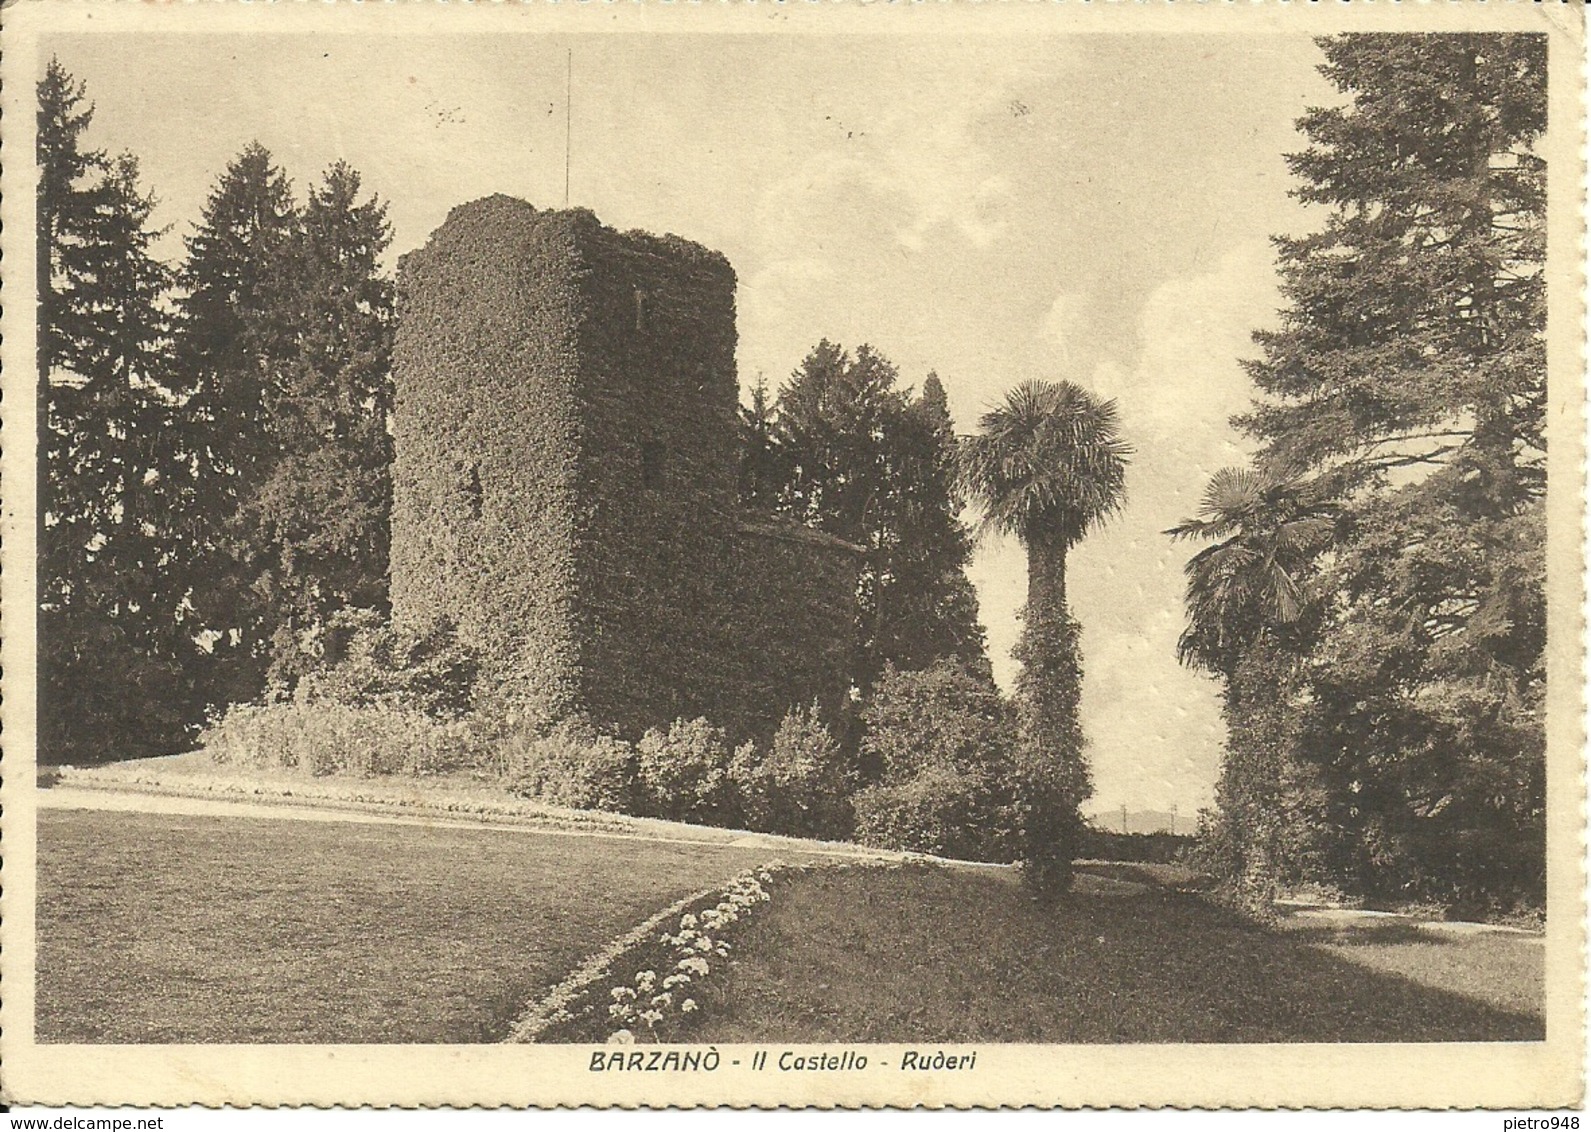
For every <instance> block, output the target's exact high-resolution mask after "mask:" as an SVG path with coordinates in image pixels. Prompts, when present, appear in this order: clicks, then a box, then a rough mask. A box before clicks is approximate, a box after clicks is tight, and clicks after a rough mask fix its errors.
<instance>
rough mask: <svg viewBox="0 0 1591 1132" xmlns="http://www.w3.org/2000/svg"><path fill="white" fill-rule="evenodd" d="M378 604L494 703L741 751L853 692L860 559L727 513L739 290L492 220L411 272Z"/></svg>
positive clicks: (649, 255) (596, 228)
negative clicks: (480, 669) (691, 735)
mask: <svg viewBox="0 0 1591 1132" xmlns="http://www.w3.org/2000/svg"><path fill="white" fill-rule="evenodd" d="M395 375H396V382H397V387H398V400H397V410H396V430H397V437H396V441H397V463H396V467H395V474H394V483H395V487H394V494H395V498H394V518H393V553H392V571H393V578H392V595H393V607H394V613H395V615H397V616H399V617H401V618H410V617H423V616H427V615H430V614H433V613H446V614H449V615H451V616H452V617H454V619H455V620H456V621H457V622H458V624H459V626H460V630H461V633H462V635H463V637H464V638H465V639H466V640H467V641H469V642H471V643H474V644H475V645H477V647H480V648H481V649H482V650H483V652H484V653H485V658H486V662H487V664H486V668H487V673H488V676H489V678H490V679H491V680H493V681H494V682H495V684H496V686H497V687H498V688H499V689H500V690H501V692H502V694H503V696H504V698H505V700H506V704H505V706H508V707H510V708H512V709H513V710H516V711H517V712H518V713H519V714H522V715H525V716H527V717H530V718H533V719H549V718H558V717H561V716H563V715H566V714H569V713H571V712H574V711H581V712H584V713H586V714H587V715H589V716H590V718H591V719H592V720H593V721H594V722H596V723H598V724H602V725H606V726H611V727H613V728H615V729H616V730H618V731H619V732H621V733H623V734H627V735H637V734H639V733H640V732H642V731H644V730H645V729H646V728H648V727H653V726H658V725H662V724H667V723H668V722H670V721H671V720H673V719H676V718H691V717H694V716H697V715H705V716H707V717H708V718H709V719H711V720H712V721H713V722H714V723H717V724H718V725H720V726H723V727H725V728H727V729H728V730H729V731H730V732H731V734H732V735H733V736H735V737H737V738H738V737H742V736H746V735H753V734H758V735H764V736H766V735H767V734H769V733H771V732H772V730H773V729H774V728H775V727H776V726H777V724H778V722H779V720H780V718H782V716H783V715H784V713H785V711H786V710H787V708H788V707H789V706H791V705H792V704H796V703H807V702H810V701H811V700H812V699H814V698H818V699H820V700H823V701H825V702H837V700H838V699H839V698H842V697H843V696H844V694H845V692H846V689H845V687H844V679H845V678H844V674H845V673H846V672H847V671H848V670H849V667H848V664H847V663H846V662H847V660H848V657H847V656H846V650H847V649H848V648H849V641H850V633H851V624H852V616H853V603H854V592H855V561H854V555H853V552H852V551H850V550H849V549H847V548H845V547H844V546H843V545H841V544H838V543H837V542H836V541H835V540H832V539H826V538H825V537H824V536H820V535H816V534H814V533H812V532H805V531H800V530H791V529H788V528H775V527H771V526H768V525H766V524H763V525H760V526H747V525H745V524H743V523H742V522H741V521H740V518H739V516H738V514H737V510H736V471H737V462H738V452H737V448H736V444H737V441H736V425H735V415H736V411H737V402H738V387H737V382H736V377H735V274H734V270H733V268H731V267H730V265H729V263H728V261H727V260H725V259H724V257H723V256H721V255H719V254H718V253H716V252H712V251H709V250H707V249H705V248H702V247H700V246H699V245H696V244H693V243H690V242H688V241H686V240H682V239H679V238H677V237H672V236H668V237H656V236H651V235H647V234H645V233H638V232H629V233H620V232H617V231H614V230H613V229H610V228H606V227H604V226H603V225H602V224H601V223H599V222H598V221H597V219H596V217H594V216H593V215H592V214H591V213H589V212H586V211H584V210H574V211H564V212H543V211H538V210H537V209H535V208H533V207H532V206H530V205H528V204H525V203H524V202H522V201H517V200H513V199H510V198H507V197H502V196H497V197H491V198H488V199H486V200H482V201H477V202H475V203H473V204H469V205H464V206H461V207H460V208H457V209H455V210H454V211H453V213H452V214H451V215H450V216H449V217H448V220H447V222H446V223H445V224H444V225H443V226H442V227H441V228H439V229H438V230H437V231H436V232H435V233H434V234H433V235H432V237H431V240H430V241H429V242H428V243H427V244H426V246H425V247H424V248H423V249H421V250H419V251H417V252H414V253H411V254H410V255H408V256H405V257H404V258H403V260H402V262H401V263H400V265H399V332H398V343H397V353H396V358H395Z"/></svg>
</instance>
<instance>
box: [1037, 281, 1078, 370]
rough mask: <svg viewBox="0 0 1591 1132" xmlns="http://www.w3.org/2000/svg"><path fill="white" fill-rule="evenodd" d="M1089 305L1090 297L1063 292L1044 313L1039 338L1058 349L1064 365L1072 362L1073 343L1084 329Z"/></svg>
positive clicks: (1075, 292) (1074, 292)
mask: <svg viewBox="0 0 1591 1132" xmlns="http://www.w3.org/2000/svg"><path fill="white" fill-rule="evenodd" d="M1087 304H1088V296H1087V295H1085V294H1083V293H1082V292H1081V291H1062V292H1061V293H1060V294H1059V295H1056V296H1055V301H1054V302H1053V303H1051V304H1050V309H1049V310H1048V311H1046V312H1045V313H1044V321H1043V323H1042V324H1041V325H1040V326H1039V334H1038V336H1039V337H1040V338H1042V339H1044V340H1045V341H1046V342H1049V343H1050V344H1051V345H1053V346H1055V347H1057V350H1058V353H1059V355H1060V359H1061V361H1062V362H1063V364H1064V363H1069V362H1070V361H1071V358H1072V354H1073V352H1074V351H1073V349H1072V342H1073V339H1074V338H1075V337H1076V336H1077V334H1078V332H1079V331H1080V330H1081V329H1082V326H1083V311H1084V309H1085V308H1086V306H1087Z"/></svg>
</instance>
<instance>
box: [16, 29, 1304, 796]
mask: <svg viewBox="0 0 1591 1132" xmlns="http://www.w3.org/2000/svg"><path fill="white" fill-rule="evenodd" d="M52 51H53V52H54V53H55V54H56V55H58V57H59V58H60V59H61V61H62V63H63V64H64V65H65V66H66V67H67V69H68V70H69V71H71V72H72V73H73V74H74V75H75V76H76V77H77V78H79V79H81V80H83V81H85V82H86V83H87V86H88V95H89V97H90V99H91V100H92V101H93V102H94V103H95V106H96V115H95V118H94V122H93V127H92V130H91V134H90V141H91V144H93V145H95V146H98V147H101V148H106V149H109V150H111V151H113V152H116V151H121V150H129V151H131V152H133V153H134V154H136V155H137V156H138V158H139V160H140V162H141V168H142V172H143V176H144V183H145V186H146V187H147V188H152V189H153V190H154V192H155V194H156V196H157V197H158V199H159V201H160V204H159V207H158V208H157V211H156V214H155V222H156V223H157V224H161V225H169V226H170V231H169V233H168V235H167V236H166V237H165V238H164V240H163V242H162V249H161V250H162V252H163V254H165V255H166V256H167V257H168V258H175V257H176V256H177V255H179V254H180V252H181V245H180V238H181V236H182V235H183V234H184V233H186V232H188V231H190V230H191V224H192V222H193V221H194V220H195V219H197V218H198V216H199V214H200V210H201V208H202V206H203V203H204V200H205V197H206V195H207V194H208V192H209V191H210V189H211V188H212V187H213V185H214V183H215V179H216V177H217V176H218V175H219V174H220V172H221V171H222V170H223V169H224V168H225V166H226V164H227V162H228V161H229V160H230V159H231V158H233V157H234V156H235V155H236V154H237V153H238V152H239V151H240V150H241V149H242V148H243V147H244V146H245V145H246V144H247V143H248V142H250V141H253V140H258V141H259V142H261V143H263V144H264V145H265V146H266V147H267V148H268V149H269V150H270V151H271V152H272V153H273V154H274V155H275V157H276V158H277V160H278V162H279V163H280V164H281V165H282V166H283V167H284V168H285V169H286V170H287V171H288V173H289V175H290V176H291V177H292V178H293V180H294V183H295V186H296V187H297V189H298V190H299V192H300V194H302V193H303V192H304V191H305V190H306V189H307V187H308V186H309V185H310V184H312V183H314V182H315V181H317V180H318V179H319V177H320V176H321V174H322V172H323V171H324V170H325V168H326V167H327V166H328V165H330V164H331V163H332V162H334V161H336V160H338V159H343V160H346V161H347V162H349V164H351V165H352V166H353V167H354V168H355V169H357V170H358V171H359V172H360V173H361V174H362V175H363V177H364V183H365V187H366V189H367V190H371V191H374V192H375V193H377V194H378V195H379V196H380V197H381V198H382V199H383V200H385V201H386V202H387V203H388V206H389V211H388V216H389V219H390V220H391V222H392V225H393V230H394V248H393V252H394V255H396V254H400V253H402V252H405V251H408V250H410V249H412V248H415V247H418V246H419V245H421V244H422V243H424V241H425V239H426V237H427V236H428V235H429V233H430V232H431V231H432V230H434V229H435V228H436V227H437V226H438V225H439V224H441V223H442V221H443V220H444V219H445V218H446V216H447V213H448V211H449V209H451V208H452V207H454V206H456V205H458V204H461V203H464V202H466V201H470V200H474V199H476V198H479V197H482V196H485V195H488V194H490V193H495V192H504V193H509V194H511V195H515V196H520V197H523V198H525V199H526V200H529V201H530V202H532V203H533V204H536V205H538V206H541V207H561V206H562V205H563V204H564V201H565V196H564V192H565V176H566V169H565V147H566V141H567V146H568V152H569V155H570V158H569V164H568V169H567V179H568V188H569V197H568V201H569V203H570V204H572V205H577V206H584V207H588V208H590V209H592V210H593V211H595V213H596V214H597V216H598V217H600V218H601V219H602V220H603V221H604V222H605V223H607V224H609V225H612V226H614V227H616V228H625V229H627V228H644V229H648V230H651V231H655V232H672V233H675V234H678V235H680V236H684V237H687V238H689V239H692V240H695V241H697V242H699V243H702V244H705V245H707V246H709V247H712V248H715V249H717V250H719V251H721V252H723V253H724V254H725V255H727V256H728V257H729V260H730V262H731V263H732V264H733V265H734V266H735V268H736V271H737V273H738V277H739V292H738V296H737V305H738V318H739V334H740V344H739V358H738V360H739V369H740V380H741V384H742V387H743V388H746V387H749V385H750V384H751V383H752V382H753V381H755V380H756V378H757V377H758V376H759V375H762V376H765V377H766V379H767V380H768V382H769V383H770V385H771V386H773V387H775V388H777V386H778V385H779V384H780V383H781V382H782V381H784V380H785V379H786V378H788V376H789V375H790V373H791V371H792V370H793V369H794V368H795V367H796V365H797V364H798V363H799V361H800V359H801V358H802V356H803V355H804V354H805V353H806V352H807V351H808V350H809V349H810V348H811V347H812V345H814V344H815V343H816V342H817V341H818V340H819V339H821V338H828V339H830V340H832V341H835V342H838V343H840V344H842V345H845V346H847V347H851V348H854V347H855V346H857V345H859V344H861V343H863V342H866V343H870V344H871V345H873V346H874V347H875V348H877V349H878V350H880V351H881V352H882V353H883V354H884V355H885V356H887V357H888V358H890V359H891V360H892V361H894V362H895V363H896V365H897V366H898V367H899V369H900V371H901V374H902V379H903V381H904V382H906V383H908V384H913V385H915V384H916V383H918V382H920V381H921V379H922V377H923V376H924V375H925V374H926V373H928V372H929V371H930V370H932V371H934V372H937V373H938V374H939V376H940V378H941V380H942V381H943V382H944V385H945V388H946V392H947V394H948V396H949V399H950V407H951V412H952V414H953V415H954V417H955V419H956V423H957V427H958V429H959V430H960V431H963V432H970V431H972V430H974V429H975V428H976V426H977V422H978V418H979V416H980V414H981V413H983V412H984V411H985V410H986V409H988V408H989V407H990V406H991V405H992V404H993V403H994V402H995V401H996V400H997V399H998V398H1000V397H1001V396H1002V395H1003V393H1004V392H1005V391H1006V390H1007V389H1009V388H1010V387H1012V386H1013V385H1015V384H1016V383H1018V382H1020V381H1023V380H1026V379H1030V378H1038V379H1043V380H1058V379H1066V380H1070V381H1074V382H1076V383H1078V384H1080V385H1082V386H1084V387H1086V388H1088V389H1090V390H1092V391H1093V392H1094V393H1096V394H1098V395H1100V396H1103V397H1113V398H1115V399H1116V400H1117V402H1118V403H1119V406H1120V410H1121V417H1122V425H1123V431H1124V433H1125V436H1126V438H1127V440H1128V441H1129V442H1130V443H1131V444H1132V445H1133V446H1134V448H1135V450H1136V453H1135V455H1134V457H1133V459H1132V463H1131V466H1130V468H1129V471H1128V476H1127V496H1128V499H1127V504H1126V507H1125V509H1124V510H1123V512H1122V513H1121V514H1120V515H1119V516H1118V517H1117V518H1116V519H1115V520H1113V521H1112V522H1111V523H1110V524H1109V525H1108V526H1107V527H1105V528H1104V529H1103V530H1101V531H1099V532H1097V533H1095V534H1093V535H1091V536H1090V537H1089V538H1088V539H1086V540H1085V541H1084V542H1083V543H1082V544H1081V545H1080V546H1079V547H1078V548H1077V549H1076V550H1075V551H1074V552H1073V554H1072V556H1071V559H1070V567H1069V573H1068V596H1069V598H1070V600H1071V602H1072V605H1073V610H1074V613H1075V614H1076V616H1077V618H1078V620H1079V621H1080V622H1081V623H1082V626H1083V654H1084V667H1085V680H1084V692H1083V707H1082V712H1083V722H1084V728H1085V731H1086V732H1087V734H1088V736H1089V742H1090V750H1089V755H1090V759H1091V763H1092V766H1093V772H1094V779H1095V797H1094V799H1093V800H1092V801H1091V802H1090V803H1089V804H1088V805H1087V806H1085V809H1086V810H1088V811H1090V812H1095V813H1105V814H1109V813H1114V812H1116V811H1118V810H1119V809H1120V808H1121V807H1122V806H1126V807H1128V808H1129V809H1135V810H1136V809H1156V810H1170V809H1172V808H1173V807H1175V808H1176V809H1177V810H1178V811H1179V812H1180V813H1181V814H1182V815H1185V820H1186V818H1187V817H1190V816H1191V815H1192V814H1193V813H1194V812H1195V811H1196V810H1197V809H1199V808H1200V807H1203V806H1208V805H1209V804H1210V803H1211V801H1212V798H1213V790H1214V782H1215V779H1216V775H1217V771H1218V766H1219V758H1220V749H1221V738H1222V730H1221V723H1220V715H1219V706H1218V700H1217V686H1216V684H1215V683H1214V681H1213V680H1211V679H1210V678H1209V677H1207V676H1202V675H1200V674H1197V673H1193V672H1189V671H1187V670H1185V669H1183V668H1181V667H1180V666H1179V665H1178V663H1177V661H1176V657H1175V654H1174V649H1175V644H1176V639H1177V636H1178V634H1179V633H1180V632H1181V629H1182V625H1183V612H1182V602H1181V595H1182V586H1183V577H1182V566H1183V564H1184V563H1185V562H1186V560H1187V558H1188V557H1189V555H1190V554H1191V553H1193V551H1194V549H1196V548H1190V547H1189V546H1188V545H1186V544H1174V543H1172V542H1171V541H1170V540H1169V539H1168V538H1167V537H1165V535H1164V534H1163V532H1164V531H1165V529H1166V528H1168V527H1170V526H1172V525H1173V524H1175V523H1176V522H1178V521H1179V520H1181V519H1182V518H1184V517H1186V516H1188V515H1191V514H1192V513H1193V512H1194V510H1195V508H1196V506H1197V502H1198V498H1199V495H1200V492H1201V491H1202V489H1203V485H1204V482H1205V480H1206V479H1207V478H1208V476H1209V475H1210V474H1211V473H1213V472H1214V471H1216V470H1217V469H1219V468H1221V467H1223V466H1227V465H1230V464H1234V463H1238V462H1241V461H1242V460H1243V458H1244V456H1245V453H1246V451H1247V449H1246V447H1245V445H1244V443H1243V440H1242V438H1241V437H1240V436H1239V435H1238V434H1237V433H1235V432H1234V431H1233V430H1232V429H1231V427H1230V426H1229V424H1228V418H1229V417H1230V416H1231V415H1232V414H1233V413H1234V412H1238V411H1241V410H1242V409H1243V408H1244V407H1245V406H1246V405H1247V403H1248V400H1249V398H1250V396H1251V389H1250V386H1249V384H1248V382H1247V379H1246V377H1245V376H1244V374H1243V371H1242V369H1241V367H1240V365H1239V359H1241V358H1245V357H1253V356H1254V354H1255V350H1254V347H1253V346H1252V344H1251V339H1250V335H1251V333H1252V332H1253V331H1254V330H1256V329H1260V328H1264V327H1267V326H1271V325H1274V324H1275V321H1276V317H1277V315H1276V311H1277V309H1278V307H1279V306H1281V302H1282V301H1281V299H1280V297H1279V295H1278V293H1277V282H1276V277H1275V273H1274V268H1273V263H1274V255H1273V250H1272V248H1271V246H1270V243H1269V238H1270V237H1271V236H1273V235H1277V234H1283V233H1293V234H1299V233H1302V232H1305V231H1308V230H1310V229H1311V228H1312V227H1314V226H1317V225H1318V223H1319V218H1318V217H1316V216H1312V215H1310V214H1309V213H1308V212H1307V211H1306V210H1305V209H1304V208H1303V207H1302V206H1300V205H1299V204H1297V203H1296V202H1294V201H1293V200H1291V199H1290V197H1289V196H1288V189H1289V188H1290V187H1291V181H1290V177H1289V174H1288V171H1287V167H1286V162H1285V159H1284V157H1283V155H1284V154H1285V153H1288V152H1291V151H1293V150H1296V149H1298V148H1300V144H1301V143H1300V139H1299V135H1298V134H1297V133H1296V129H1295V125H1294V123H1295V121H1296V119H1297V118H1298V117H1299V115H1300V114H1302V113H1303V112H1304V110H1305V109H1306V108H1307V107H1309V106H1314V105H1322V104H1328V103H1331V102H1333V101H1335V92H1334V91H1333V90H1332V89H1331V88H1330V87H1329V85H1328V84H1327V83H1326V82H1325V80H1324V79H1322V78H1321V77H1320V76H1319V74H1318V73H1317V72H1316V70H1315V68H1316V66H1317V64H1318V63H1319V61H1320V57H1319V51H1318V49H1317V48H1316V47H1315V46H1314V44H1313V42H1312V41H1311V40H1310V39H1309V38H1308V37H1305V36H1281V35H1253V36H1236V35H1223V36H1184V35H1136V36H1127V35H1119V36H1118V35H1074V36H1056V37H1039V36H1032V35H1028V36H1023V37H1020V38H1015V37H1003V36H981V37H957V38H954V39H952V38H950V37H940V36H934V37H927V36H879V35H866V36H864V35H857V36H847V37H836V36H824V37H821V38H820V37H814V36H772V35H710V36H695V35H670V36H650V37H648V36H641V35H616V34H610V35H573V36H571V35H557V36H552V35H547V36H542V35H496V36H492V37H469V36H447V37H439V36H426V37H422V36H413V35H407V36H393V37H375V36H362V37H353V36H336V37H331V36H321V37H309V36H263V35H252V36H247V37H236V36H232V37H228V36H218V35H205V36H201V35H173V36H156V35H139V36H136V37H132V36H114V37H113V36H109V35H95V36H81V35H79V36H57V37H55V38H53V39H51V40H50V41H48V42H47V43H46V45H45V58H47V57H48V53H49V52H52ZM571 52H572V56H571ZM571 59H572V66H571ZM43 62H44V60H42V59H41V61H40V64H39V66H40V70H41V72H42V68H43ZM571 76H572V77H571ZM566 86H567V88H568V90H569V91H570V92H571V97H570V98H569V99H568V100H567V101H566V97H565V90H566ZM566 116H567V121H568V126H569V131H568V136H567V139H566V134H565V125H566ZM971 576H972V580H973V583H974V584H975V586H976V587H977V590H978V595H979V604H980V613H981V618H982V621H983V623H984V625H985V626H986V627H987V629H988V637H989V645H990V652H991V657H992V659H993V662H994V666H995V672H996V677H997V679H999V680H1000V681H1001V682H1002V683H1003V684H1005V685H1006V686H1009V684H1010V681H1011V678H1012V676H1013V674H1014V671H1015V665H1014V662H1013V661H1012V660H1011V659H1010V655H1009V654H1010V649H1011V646H1012V645H1013V644H1014V643H1015V639H1016V633H1017V623H1016V620H1015V617H1014V614H1015V611H1016V609H1017V607H1018V606H1019V605H1020V604H1021V602H1022V600H1023V598H1024V596H1025V592H1026V575H1025V560H1024V556H1023V554H1022V551H1021V548H1020V547H1019V546H1017V545H1016V544H1015V543H1014V542H1013V541H1011V540H1007V539H985V540H984V541H982V542H981V543H980V545H979V548H978V551H977V556H976V559H975V561H974V563H973V566H972V569H971Z"/></svg>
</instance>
